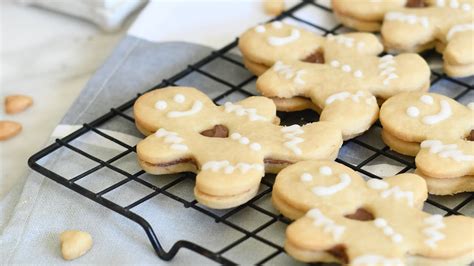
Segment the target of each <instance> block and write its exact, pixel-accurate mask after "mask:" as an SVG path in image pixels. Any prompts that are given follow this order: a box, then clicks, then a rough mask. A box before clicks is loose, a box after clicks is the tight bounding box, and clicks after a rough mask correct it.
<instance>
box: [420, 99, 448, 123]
mask: <svg viewBox="0 0 474 266" xmlns="http://www.w3.org/2000/svg"><path fill="white" fill-rule="evenodd" d="M439 104H440V106H441V110H440V111H439V112H438V113H437V114H435V115H428V116H425V117H423V120H422V122H423V123H424V124H427V125H433V124H437V123H439V122H441V121H443V120H446V119H448V118H449V117H450V116H451V114H452V111H451V106H450V105H449V103H448V101H446V100H441V101H439Z"/></svg>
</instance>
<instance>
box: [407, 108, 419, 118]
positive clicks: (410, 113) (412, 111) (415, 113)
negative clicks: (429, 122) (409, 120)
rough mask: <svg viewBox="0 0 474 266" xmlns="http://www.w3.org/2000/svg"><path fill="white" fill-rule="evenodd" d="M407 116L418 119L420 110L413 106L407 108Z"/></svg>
mask: <svg viewBox="0 0 474 266" xmlns="http://www.w3.org/2000/svg"><path fill="white" fill-rule="evenodd" d="M407 115H408V116H410V117H418V116H419V115H420V110H419V109H418V108H416V107H415V106H410V107H408V108H407Z"/></svg>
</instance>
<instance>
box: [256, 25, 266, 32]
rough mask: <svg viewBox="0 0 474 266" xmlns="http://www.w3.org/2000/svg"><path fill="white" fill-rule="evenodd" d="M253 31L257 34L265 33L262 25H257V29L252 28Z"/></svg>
mask: <svg viewBox="0 0 474 266" xmlns="http://www.w3.org/2000/svg"><path fill="white" fill-rule="evenodd" d="M254 30H255V31H256V32H258V33H263V32H265V31H266V29H265V27H264V26H263V25H258V26H257V27H255V28H254Z"/></svg>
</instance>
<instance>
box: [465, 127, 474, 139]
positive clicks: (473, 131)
mask: <svg viewBox="0 0 474 266" xmlns="http://www.w3.org/2000/svg"><path fill="white" fill-rule="evenodd" d="M466 140H468V141H474V129H473V130H471V133H469V135H468V136H467V137H466Z"/></svg>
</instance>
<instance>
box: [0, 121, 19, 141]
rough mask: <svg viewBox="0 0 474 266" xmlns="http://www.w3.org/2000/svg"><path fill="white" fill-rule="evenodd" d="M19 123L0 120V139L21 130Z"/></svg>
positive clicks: (11, 135)
mask: <svg viewBox="0 0 474 266" xmlns="http://www.w3.org/2000/svg"><path fill="white" fill-rule="evenodd" d="M21 128H22V126H21V124H20V123H17V122H14V121H0V141H1V140H7V139H9V138H12V137H14V136H16V135H18V133H20V131H21Z"/></svg>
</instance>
